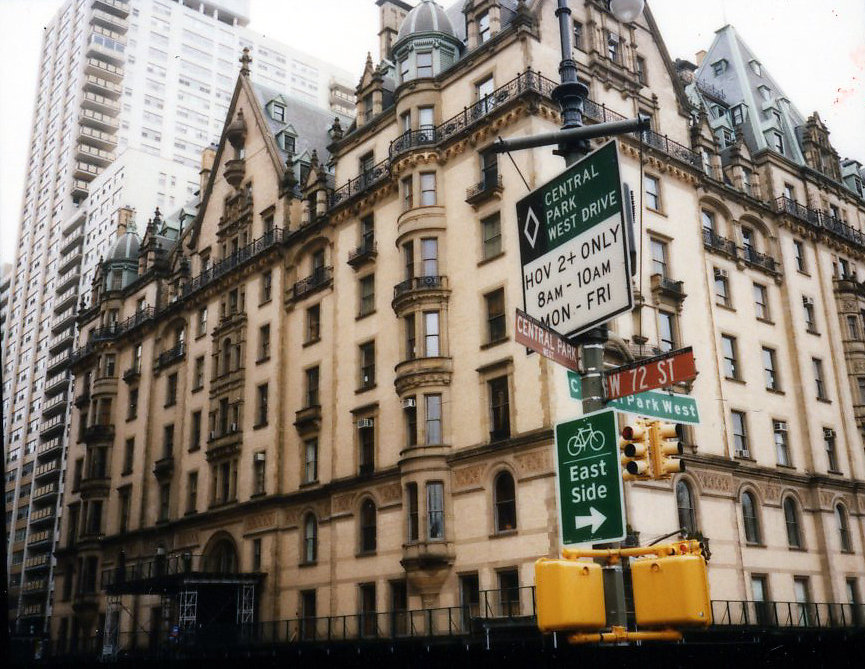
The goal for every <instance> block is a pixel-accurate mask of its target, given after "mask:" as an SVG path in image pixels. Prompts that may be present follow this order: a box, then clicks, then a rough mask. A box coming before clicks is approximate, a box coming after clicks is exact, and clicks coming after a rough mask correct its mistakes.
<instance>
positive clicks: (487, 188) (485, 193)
mask: <svg viewBox="0 0 865 669" xmlns="http://www.w3.org/2000/svg"><path fill="white" fill-rule="evenodd" d="M503 190H504V186H503V185H502V175H501V174H496V175H495V176H490V177H488V178H485V179H483V180H482V181H480V182H479V183H476V184H475V185H474V186H471V187H469V188H467V189H466V202H467V203H468V204H470V205H472V206H474V205H477V204H480V203H481V202H485V201H486V200H489V199H490V198H493V197H497V196H499V195H501V193H502V191H503Z"/></svg>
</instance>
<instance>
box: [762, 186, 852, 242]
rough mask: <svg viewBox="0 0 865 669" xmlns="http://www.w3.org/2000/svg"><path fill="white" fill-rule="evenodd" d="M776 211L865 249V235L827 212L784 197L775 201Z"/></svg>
mask: <svg viewBox="0 0 865 669" xmlns="http://www.w3.org/2000/svg"><path fill="white" fill-rule="evenodd" d="M775 211H777V212H778V213H782V214H788V215H790V216H793V217H794V218H797V219H799V220H800V221H804V222H805V223H808V224H809V225H810V226H811V227H812V228H815V229H817V230H825V231H826V232H829V233H830V234H832V235H834V236H836V237H838V238H840V239H842V240H844V241H846V242H849V243H851V244H855V245H857V246H860V247H865V233H862V232H861V231H859V230H856V229H855V228H852V227H850V226H849V225H847V224H846V223H844V222H843V221H840V220H839V219H837V218H835V217H834V216H832V215H830V214H827V213H826V212H825V211H822V210H820V209H813V208H811V207H806V206H805V205H803V204H799V203H798V202H796V200H793V199H791V198H789V197H786V196H784V195H782V196H781V197H778V198H776V199H775Z"/></svg>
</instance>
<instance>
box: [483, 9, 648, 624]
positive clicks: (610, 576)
mask: <svg viewBox="0 0 865 669" xmlns="http://www.w3.org/2000/svg"><path fill="white" fill-rule="evenodd" d="M644 4H645V2H644V0H610V11H611V12H612V13H613V15H614V16H615V17H616V18H617V19H619V20H620V21H622V22H624V23H629V22H631V21H633V20H634V19H636V18H637V17H638V16H639V15H640V13H641V12H642V11H643V6H644ZM556 18H558V21H559V41H560V44H561V50H562V59H561V62H560V63H559V79H560V83H559V85H558V86H556V88H554V89H553V93H552V95H553V99H554V100H555V101H556V102H557V103H558V104H559V107H560V109H561V112H562V129H561V130H560V131H559V132H556V133H545V134H542V135H535V136H532V137H525V138H520V139H515V140H502V141H499V142H497V143H496V144H494V145H493V151H495V152H497V153H503V152H505V151H510V150H512V149H513V150H516V149H525V148H531V147H536V146H548V145H551V144H557V145H558V148H557V150H556V153H557V154H558V155H560V156H562V157H563V158H564V159H565V164H566V165H567V166H570V165H572V164H573V163H575V162H576V161H578V160H579V159H580V158H582V157H583V156H585V155H586V154H587V153H588V152H589V139H590V138H592V137H610V136H615V135H621V134H624V133H627V132H634V131H637V130H646V129H648V127H649V119H648V117H647V116H643V115H639V116H638V118H637V119H634V120H629V121H618V122H613V123H599V124H596V125H593V126H592V127H591V128H585V127H583V103H584V101H585V100H586V97H587V96H588V93H589V89H588V88H587V87H586V85H585V84H583V83H581V82H580V81H579V79H578V77H577V64H576V62H575V61H574V59H573V54H572V51H571V33H572V31H573V22H572V21H571V9H570V7H568V0H558V6H557V7H556ZM607 337H608V331H607V327H606V325H600V326H598V327H595V328H592V329H591V330H588V331H586V332H583V333H581V334H580V335H578V336H577V337H575V338H574V343H575V344H578V345H579V346H580V351H581V360H582V367H583V380H582V395H583V413H584V414H585V413H590V412H593V411H598V410H600V409H603V408H604V385H603V373H604V344H605V343H606V341H607ZM604 596H605V600H606V602H607V624H608V625H611V626H618V627H627V613H626V611H625V587H624V577H623V574H622V567H621V564H616V565H615V566H608V567H605V569H604Z"/></svg>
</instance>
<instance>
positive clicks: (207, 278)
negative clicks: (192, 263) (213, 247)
mask: <svg viewBox="0 0 865 669" xmlns="http://www.w3.org/2000/svg"><path fill="white" fill-rule="evenodd" d="M287 238H288V233H287V231H285V230H283V229H282V228H273V230H270V231H269V232H266V233H264V234H263V235H262V236H261V237H259V238H258V239H256V240H255V241H253V242H250V243H249V244H247V245H246V246H244V247H243V248H240V249H238V250H237V251H235V252H234V253H232V254H231V255H230V256H228V257H227V258H225V259H224V260H221V261H219V262H217V263H214V264H213V266H211V267H208V268H207V269H206V270H204V271H203V272H201V274H199V275H198V276H196V277H194V278H192V279H191V280H189V281H188V282H187V283H186V284H184V286H183V288H182V290H181V292H180V296H181V297H183V298H185V297H189V296H190V295H192V294H193V293H195V292H198V291H199V290H201V289H202V288H204V287H206V286H208V285H210V284H211V283H213V282H214V281H216V280H217V279H219V278H220V277H223V276H225V275H226V274H228V273H229V272H231V271H232V270H234V269H236V268H238V267H240V266H242V265H244V264H245V263H247V262H248V261H250V260H252V259H253V258H255V257H256V256H258V255H260V254H262V253H264V252H265V251H266V250H267V249H269V248H271V247H273V246H275V245H276V244H279V243H282V242H283V241H285V240H286V239H287Z"/></svg>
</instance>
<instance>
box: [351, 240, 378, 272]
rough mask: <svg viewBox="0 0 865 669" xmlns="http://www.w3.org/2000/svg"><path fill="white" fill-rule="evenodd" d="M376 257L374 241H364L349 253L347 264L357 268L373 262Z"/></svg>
mask: <svg viewBox="0 0 865 669" xmlns="http://www.w3.org/2000/svg"><path fill="white" fill-rule="evenodd" d="M376 255H378V251H377V249H376V243H375V242H374V241H364V242H362V243H361V245H360V246H358V247H357V248H356V249H354V250H353V251H350V252H349V254H348V264H349V265H351V266H352V267H355V268H357V267H360V266H362V265H363V264H364V263H367V262H369V261H371V260H373V259H374V258H375V257H376Z"/></svg>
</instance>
